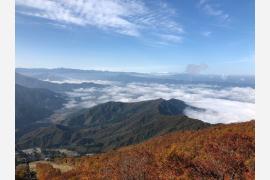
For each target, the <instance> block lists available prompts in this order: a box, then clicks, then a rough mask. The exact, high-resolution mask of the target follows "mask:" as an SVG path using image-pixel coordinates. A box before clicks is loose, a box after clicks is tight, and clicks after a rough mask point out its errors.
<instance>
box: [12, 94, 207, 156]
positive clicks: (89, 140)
mask: <svg viewBox="0 0 270 180" xmlns="http://www.w3.org/2000/svg"><path fill="white" fill-rule="evenodd" d="M185 108H192V107H190V106H188V105H186V104H185V103H184V102H183V101H180V100H176V99H171V100H167V101H166V100H163V99H157V100H150V101H144V102H136V103H121V102H108V103H104V104H100V105H97V106H95V107H92V108H89V109H83V110H79V111H78V112H76V113H73V114H71V115H69V116H68V117H67V118H66V119H65V120H64V121H62V122H61V123H60V124H51V125H48V126H43V127H40V128H34V129H32V130H31V131H29V132H27V133H25V134H23V135H21V136H20V137H18V138H17V141H16V144H17V145H19V146H20V147H21V148H31V147H42V148H57V147H62V148H67V149H71V150H75V151H77V152H80V153H90V152H91V153H98V152H104V151H108V150H111V149H114V148H118V147H122V146H127V145H130V144H135V143H139V142H142V141H144V140H147V139H149V138H151V137H154V136H157V135H162V134H165V133H168V132H173V131H179V130H198V129H202V128H206V127H209V126H211V125H210V124H209V123H205V122H202V121H200V120H195V119H191V118H188V117H187V116H185V115H184V114H183V111H184V109H185Z"/></svg>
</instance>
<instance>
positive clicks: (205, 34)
mask: <svg viewBox="0 0 270 180" xmlns="http://www.w3.org/2000/svg"><path fill="white" fill-rule="evenodd" d="M211 34H212V32H211V31H204V32H202V35H203V36H205V37H209V36H211Z"/></svg>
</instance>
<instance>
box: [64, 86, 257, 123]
mask: <svg viewBox="0 0 270 180" xmlns="http://www.w3.org/2000/svg"><path fill="white" fill-rule="evenodd" d="M68 95H69V96H70V97H71V99H72V100H73V98H75V97H81V100H82V101H81V102H76V103H75V102H74V101H71V103H69V104H68V105H69V107H76V106H83V107H92V106H94V105H97V104H100V103H105V102H108V101H121V102H138V101H145V100H152V99H157V98H163V99H171V98H176V99H180V100H183V101H185V102H186V103H187V104H189V105H191V106H195V107H198V108H204V109H205V110H206V111H195V110H193V109H186V111H185V113H186V114H187V115H188V116H189V117H192V118H196V119H201V120H203V121H206V122H210V123H229V122H238V121H247V120H251V119H253V118H254V117H255V104H254V103H255V90H254V89H253V88H249V87H244V88H243V87H230V88H224V87H223V88H221V87H219V86H210V85H203V84H201V85H173V84H156V83H150V84H145V83H128V84H114V85H112V86H109V87H105V88H102V89H100V88H89V89H77V90H75V91H73V92H69V93H68Z"/></svg>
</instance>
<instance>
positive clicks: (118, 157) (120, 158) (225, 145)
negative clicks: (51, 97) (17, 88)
mask: <svg viewBox="0 0 270 180" xmlns="http://www.w3.org/2000/svg"><path fill="white" fill-rule="evenodd" d="M254 133H255V122H254V121H250V122H245V123H238V124H229V125H217V126H213V127H210V128H207V129H203V130H199V131H185V132H175V133H170V134H167V135H163V136H160V137H156V138H153V139H150V140H148V141H146V142H144V143H141V144H138V145H133V146H128V147H124V148H120V149H118V150H115V151H110V152H107V153H104V154H100V155H95V156H92V157H82V158H67V159H59V160H57V162H58V163H60V164H69V165H72V166H73V167H74V168H73V169H72V170H70V171H68V172H62V173H61V171H60V170H58V169H55V168H53V167H52V166H50V165H46V164H38V165H37V177H38V178H39V179H40V180H45V179H59V180H62V179H63V180H64V179H254V173H255V161H254V160H255V137H254V136H255V135H254Z"/></svg>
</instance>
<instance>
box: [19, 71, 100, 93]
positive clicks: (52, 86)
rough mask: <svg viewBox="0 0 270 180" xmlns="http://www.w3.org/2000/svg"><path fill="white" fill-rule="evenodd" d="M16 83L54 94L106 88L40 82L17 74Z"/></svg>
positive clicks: (93, 84)
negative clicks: (80, 89) (81, 89)
mask: <svg viewBox="0 0 270 180" xmlns="http://www.w3.org/2000/svg"><path fill="white" fill-rule="evenodd" d="M15 82H16V84H19V85H21V86H25V87H28V88H43V89H48V90H51V91H54V92H63V91H70V90H72V89H78V88H91V87H104V85H100V84H95V83H86V82H85V83H81V84H74V83H63V84H57V83H51V82H47V81H42V80H38V79H36V78H33V77H30V76H27V75H22V74H19V73H16V75H15Z"/></svg>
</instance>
